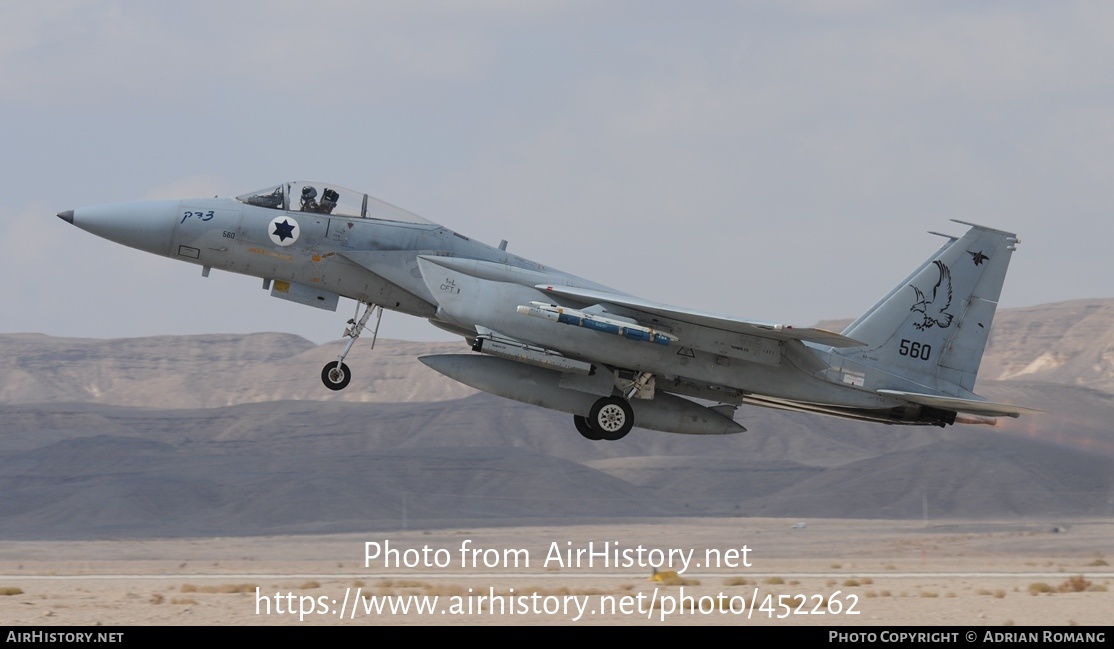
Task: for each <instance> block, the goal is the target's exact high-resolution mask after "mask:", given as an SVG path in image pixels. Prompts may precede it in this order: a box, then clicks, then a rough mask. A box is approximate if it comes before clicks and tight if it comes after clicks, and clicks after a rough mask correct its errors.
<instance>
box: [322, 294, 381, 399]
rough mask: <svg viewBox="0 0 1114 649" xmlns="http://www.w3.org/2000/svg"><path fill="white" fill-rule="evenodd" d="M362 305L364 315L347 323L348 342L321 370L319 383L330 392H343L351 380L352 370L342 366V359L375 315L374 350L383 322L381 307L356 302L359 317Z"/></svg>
mask: <svg viewBox="0 0 1114 649" xmlns="http://www.w3.org/2000/svg"><path fill="white" fill-rule="evenodd" d="M361 305H364V306H366V308H365V309H364V315H363V316H361V317H360V319H359V320H357V319H356V318H355V317H353V318H352V319H351V320H349V321H348V327H347V328H346V329H345V330H344V335H345V336H347V337H348V342H347V343H345V345H344V350H343V351H341V352H340V355H339V356H337V359H336V361H333V362H330V363H329V364H327V365H325V367H323V368H322V369H321V382H322V383H324V384H325V387H327V388H329V389H330V390H343V389H344V388H346V387H348V383H349V382H350V381H351V380H352V370H350V369H348V366H347V365H345V364H344V359H345V357H346V356H348V352H350V351H352V346H353V345H355V344H356V339H357V338H359V337H360V334H362V333H363V332H364V327H366V326H367V321H368V320H370V319H371V314H372V313H375V314H376V318H375V329H374V330H373V331H372V332H371V348H372V349H375V339H376V338H378V337H379V323H380V322H382V321H383V307H381V306H378V305H376V304H372V303H371V302H357V303H356V315H357V316H359V315H360V306H361Z"/></svg>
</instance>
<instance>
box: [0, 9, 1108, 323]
mask: <svg viewBox="0 0 1114 649" xmlns="http://www.w3.org/2000/svg"><path fill="white" fill-rule="evenodd" d="M0 24H3V25H5V35H4V37H3V39H0V88H2V89H3V90H2V91H0V116H2V120H0V151H2V154H0V194H2V196H3V201H2V202H0V271H2V272H3V277H4V278H5V280H6V282H5V284H4V287H3V288H2V289H0V290H2V295H3V302H2V307H0V332H16V331H35V332H43V333H48V334H52V335H60V336H91V337H125V336H143V335H153V334H166V333H175V334H188V333H208V332H249V331H284V332H290V333H296V334H300V335H303V336H306V337H307V338H310V339H312V340H315V341H318V342H323V341H325V340H329V339H333V338H337V337H338V336H339V335H340V333H341V330H342V329H343V323H344V320H346V319H347V318H348V317H350V315H351V309H352V302H351V301H344V302H342V305H341V309H340V311H338V312H337V313H328V312H324V311H320V310H317V309H311V308H307V307H303V306H299V305H296V304H293V303H289V302H285V301H282V300H276V299H273V298H271V297H269V296H268V294H267V292H265V291H263V290H262V289H261V282H260V280H258V279H255V278H247V277H240V276H234V275H230V274H227V273H223V272H220V271H213V273H212V275H211V276H210V277H209V278H208V279H203V278H202V277H201V272H200V269H199V268H198V267H196V266H192V265H189V264H184V263H181V262H177V261H172V260H170V259H167V258H160V257H156V256H153V255H149V254H146V253H142V252H138V251H135V250H131V249H128V248H123V247H120V246H118V245H116V244H113V243H110V242H107V241H104V240H101V239H98V238H97V237H95V236H93V235H91V234H89V233H86V232H84V231H82V230H79V229H77V228H74V227H73V226H70V225H68V224H66V223H64V222H62V221H60V220H58V219H57V218H55V217H54V214H55V213H57V212H59V211H62V210H67V209H73V208H76V207H80V206H83V205H91V204H97V203H106V202H114V201H123V200H136V199H145V198H184V197H190V196H212V195H216V194H220V195H222V196H226V195H235V194H240V193H245V192H247V191H250V190H255V189H261V188H263V187H266V186H268V185H272V184H277V183H279V182H281V181H284V180H297V179H313V180H326V181H329V182H332V183H335V184H338V185H341V186H345V187H350V188H353V189H360V190H364V191H367V192H368V193H370V194H372V195H374V196H377V197H379V198H382V199H384V200H386V201H389V202H392V203H395V204H397V205H399V206H401V207H404V208H406V209H408V210H410V211H413V212H416V213H418V214H421V215H422V216H425V217H426V218H428V219H430V220H433V221H436V222H439V223H442V224H444V225H445V226H447V227H449V228H452V229H454V230H457V231H458V232H461V233H463V234H466V235H468V236H471V237H473V238H478V239H480V240H483V241H486V242H488V243H492V244H496V243H498V241H499V240H500V239H507V240H509V241H510V250H511V251H513V252H515V253H518V254H520V255H523V256H525V257H529V258H533V259H536V260H538V261H541V262H544V263H547V264H550V265H552V266H555V267H557V268H561V269H563V270H567V271H570V272H573V273H576V274H578V275H581V276H584V277H588V278H590V279H593V280H595V281H599V282H602V283H605V284H609V285H611V286H614V287H616V288H619V289H623V290H626V291H630V292H632V293H635V294H637V295H640V296H642V297H645V298H649V299H655V300H659V301H663V302H667V303H671V304H677V305H681V306H688V307H694V308H701V309H705V310H711V311H717V312H722V313H727V314H732V315H737V316H742V317H749V318H756V319H761V320H767V321H779V322H786V323H789V324H796V325H801V326H803V325H809V324H812V323H814V322H815V321H817V320H819V319H822V318H835V317H853V316H855V315H858V314H859V313H860V312H862V311H864V310H865V309H867V308H868V307H869V306H870V305H871V304H872V303H873V302H874V301H875V300H876V299H877V298H879V297H881V296H882V295H883V294H885V293H886V291H888V290H889V289H890V288H891V287H892V286H893V285H894V284H896V283H897V282H898V281H899V280H901V279H902V278H903V277H905V275H906V274H907V273H908V272H909V271H910V270H912V268H913V267H914V266H916V265H917V264H918V263H920V262H921V261H922V260H923V259H924V258H925V257H927V256H928V255H929V254H931V253H932V252H933V251H934V250H935V249H936V248H937V247H938V246H939V245H940V243H941V240H940V239H939V238H937V237H933V236H930V235H928V234H926V233H925V232H926V231H927V230H936V231H941V232H947V233H955V234H959V233H962V232H963V230H964V229H965V228H964V227H963V226H960V225H957V224H953V223H950V222H949V221H948V219H953V218H954V219H961V220H965V221H973V222H978V223H983V224H986V225H990V226H993V227H997V228H1000V229H1006V230H1011V231H1014V232H1017V233H1018V234H1019V235H1020V238H1021V240H1022V244H1021V246H1020V248H1019V251H1018V252H1017V253H1016V254H1015V255H1014V258H1013V264H1012V267H1011V270H1010V274H1009V277H1008V278H1007V281H1006V286H1005V290H1004V292H1003V294H1002V306H1004V307H1013V306H1025V305H1032V304H1039V303H1043V302H1053V301H1059V300H1067V299H1074V298H1082V297H1111V296H1114V287H1112V285H1111V280H1112V278H1114V272H1112V270H1114V263H1112V261H1111V256H1112V255H1111V252H1110V251H1109V248H1110V245H1111V239H1112V238H1114V219H1112V218H1111V217H1112V210H1114V38H1111V35H1112V34H1114V4H1111V3H1100V2H1095V3H1045V2H1031V3H1025V2H1011V3H994V2H979V3H972V2H953V3H949V2H899V3H895V2H866V1H864V2H853V1H851V2H832V1H829V0H824V1H818V2H797V3H793V2H734V1H733V2H699V3H691V2H684V3H682V2H648V1H645V0H637V1H632V2H598V1H594V2H553V3H548V2H539V1H533V2H509V1H491V2H447V1H446V2H368V1H363V0H360V1H351V2H347V1H335V2H321V1H315V2H312V3H311V2H292V1H289V2H279V1H273V0H269V1H266V2H228V1H221V2H205V1H195V2H189V3H184V2H183V3H162V2H157V3H156V2H108V1H97V0H89V1H82V0H74V1H69V2H67V1H60V0H52V1H51V2H30V1H26V2H24V1H9V2H2V3H0ZM381 335H383V336H389V337H395V338H409V339H444V334H441V333H440V332H438V330H436V329H434V328H433V327H432V326H431V325H429V324H428V323H426V322H424V321H422V320H418V319H415V318H411V317H408V316H403V315H399V314H388V315H387V316H386V317H385V318H384V325H383V332H382V334H381Z"/></svg>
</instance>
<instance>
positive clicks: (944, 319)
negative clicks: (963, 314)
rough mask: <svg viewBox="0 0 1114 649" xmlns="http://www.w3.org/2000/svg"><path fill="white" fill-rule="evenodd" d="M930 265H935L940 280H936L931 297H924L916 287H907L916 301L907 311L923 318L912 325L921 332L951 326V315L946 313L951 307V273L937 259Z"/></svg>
mask: <svg viewBox="0 0 1114 649" xmlns="http://www.w3.org/2000/svg"><path fill="white" fill-rule="evenodd" d="M932 263H933V264H935V265H936V270H938V271H940V279H939V280H937V282H936V286H933V287H932V296H931V297H928V296H925V294H924V293H923V292H921V289H919V288H917V287H916V286H913V285H912V284H910V285H909V286H910V287H911V288H912V289H913V290H914V291H915V292H916V294H917V301H916V302H914V303H913V306H912V307H910V308H909V310H910V311H916V312H917V313H920V314H922V315H923V316H924V320H922V321H921V322H914V323H913V326H914V327H916V328H917V329H919V330H921V331H924V330H925V329H930V328H932V327H933V326H936V327H940V328H941V329H946V328H947V327H950V326H951V324H952V314H950V313H948V307H950V306H951V305H952V272H951V270H949V269H948V267H947V266H945V265H944V262H942V261H940V260H939V259H937V260H936V261H934V262H932Z"/></svg>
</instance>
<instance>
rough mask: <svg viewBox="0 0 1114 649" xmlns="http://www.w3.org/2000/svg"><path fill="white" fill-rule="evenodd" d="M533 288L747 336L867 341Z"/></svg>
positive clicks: (599, 294) (564, 289)
mask: <svg viewBox="0 0 1114 649" xmlns="http://www.w3.org/2000/svg"><path fill="white" fill-rule="evenodd" d="M534 288H536V289H538V290H541V291H544V292H545V293H547V294H550V295H555V296H557V297H560V298H564V299H566V300H572V301H574V302H577V303H579V304H581V305H583V306H591V305H593V304H613V305H615V306H620V307H623V308H626V309H631V310H633V311H637V312H639V313H643V314H646V315H647V316H648V319H650V320H652V319H653V318H654V317H658V318H668V319H670V320H677V321H680V322H686V323H688V324H692V325H696V326H698V327H709V328H712V329H721V330H723V331H729V332H732V333H738V334H745V335H748V336H758V337H760V338H772V339H774V340H801V341H808V342H813V343H818V344H821V345H830V346H832V347H859V346H862V345H864V344H865V343H862V342H860V341H858V340H855V339H853V338H848V337H846V336H841V335H840V334H837V333H835V332H832V331H826V330H824V329H811V328H804V329H798V328H796V327H792V326H789V325H782V324H774V323H771V322H755V321H750V320H740V319H738V318H732V317H731V316H725V315H719V314H715V313H708V312H706V311H697V310H693V309H682V308H679V307H674V306H669V305H667V304H661V303H658V302H650V301H648V300H643V299H640V298H637V297H634V296H630V295H619V294H617V293H608V292H605V291H596V290H592V289H585V288H576V287H573V286H550V285H548V284H537V285H535V286H534Z"/></svg>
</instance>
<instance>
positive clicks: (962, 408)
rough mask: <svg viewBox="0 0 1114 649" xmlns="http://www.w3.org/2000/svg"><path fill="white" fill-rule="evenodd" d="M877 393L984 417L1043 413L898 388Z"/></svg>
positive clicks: (1002, 404) (990, 402) (1041, 411)
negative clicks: (902, 390) (904, 390)
mask: <svg viewBox="0 0 1114 649" xmlns="http://www.w3.org/2000/svg"><path fill="white" fill-rule="evenodd" d="M878 393H879V394H885V395H889V396H893V397H901V398H902V399H905V400H906V401H911V402H913V403H919V404H920V405H922V406H930V407H932V408H942V409H944V410H955V411H956V412H967V413H971V414H973V415H983V416H986V417H1018V416H1020V415H1037V414H1043V412H1044V411H1043V410H1036V409H1034V408H1023V407H1021V406H1011V405H1007V404H1004V403H994V402H992V401H979V400H976V399H959V398H957V397H943V396H940V395H935V394H919V393H917V392H901V391H900V390H878Z"/></svg>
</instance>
